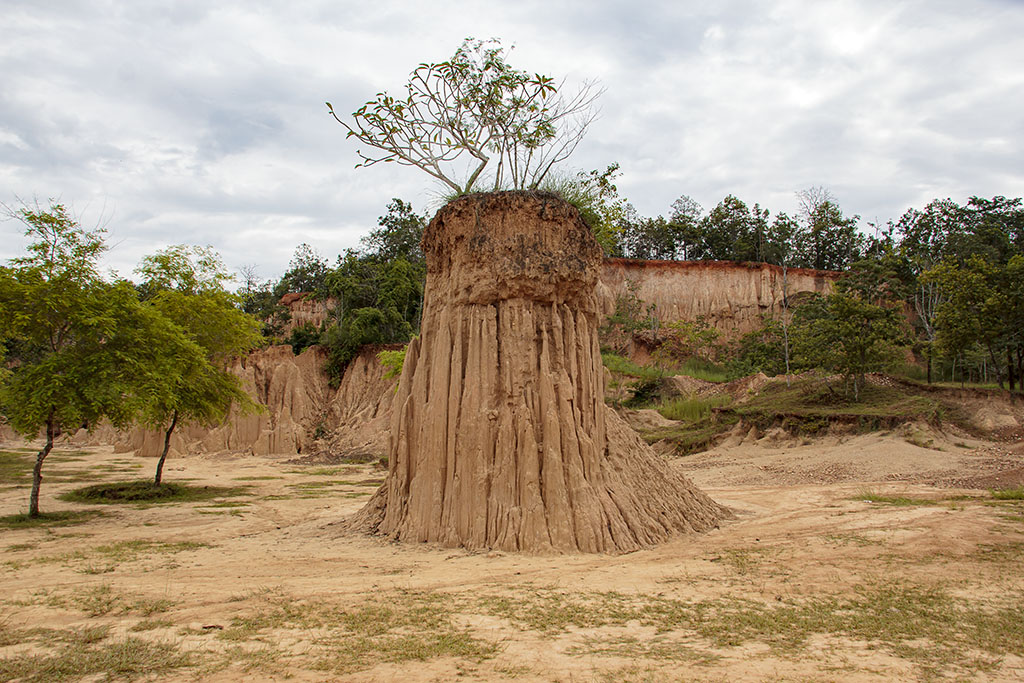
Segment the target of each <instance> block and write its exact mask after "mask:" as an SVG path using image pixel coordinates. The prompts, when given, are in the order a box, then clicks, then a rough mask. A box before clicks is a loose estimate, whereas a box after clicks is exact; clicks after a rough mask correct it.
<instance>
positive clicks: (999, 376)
mask: <svg viewBox="0 0 1024 683" xmlns="http://www.w3.org/2000/svg"><path fill="white" fill-rule="evenodd" d="M988 355H989V356H990V357H991V359H992V367H993V368H995V371H996V381H997V382H999V388H1000V389H1005V388H1006V386H1005V385H1004V384H1003V371H1002V370H1001V369H1000V368H999V361H998V360H996V352H995V349H993V348H992V345H991V344H989V345H988ZM986 379H987V378H986Z"/></svg>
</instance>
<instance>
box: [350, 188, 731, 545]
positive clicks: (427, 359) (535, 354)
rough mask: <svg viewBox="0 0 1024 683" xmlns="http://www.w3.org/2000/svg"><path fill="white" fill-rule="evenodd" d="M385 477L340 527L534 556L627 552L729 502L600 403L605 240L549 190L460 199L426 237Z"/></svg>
mask: <svg viewBox="0 0 1024 683" xmlns="http://www.w3.org/2000/svg"><path fill="white" fill-rule="evenodd" d="M423 247H424V253H425V255H426V257H427V284H426V296H425V302H424V313H423V323H422V327H421V329H422V334H421V336H420V337H419V338H418V339H415V340H413V341H412V342H411V343H410V345H409V347H408V351H407V352H406V358H405V365H404V368H403V372H402V377H401V380H400V382H399V386H398V393H397V396H396V397H395V400H394V411H393V419H392V423H391V439H390V447H389V452H388V460H389V470H388V476H387V479H386V481H385V483H384V485H383V486H382V487H381V488H380V490H379V491H378V492H377V494H376V495H375V496H374V498H373V499H372V500H371V501H370V502H369V503H368V504H367V506H366V507H365V508H364V509H363V510H362V511H361V512H360V513H359V514H358V515H356V517H355V518H353V519H352V520H350V521H349V522H348V527H349V528H355V529H359V530H364V531H370V532H376V533H379V534H383V535H385V536H388V537H391V538H394V539H398V540H404V541H414V542H433V543H438V544H441V545H445V546H464V547H467V548H471V549H483V548H488V549H498V550H522V551H529V552H573V551H584V552H625V551H631V550H635V549H638V548H642V547H645V546H649V545H651V544H654V543H658V542H660V541H663V540H666V539H668V538H670V537H672V536H674V535H676V534H678V533H682V532H695V531H704V530H707V529H710V528H712V527H714V526H715V525H716V524H717V522H718V520H719V519H720V518H721V517H723V516H724V515H725V514H727V513H726V511H725V510H724V509H723V508H721V507H720V506H718V505H717V504H716V503H714V502H713V501H712V500H711V499H710V498H708V497H707V496H706V495H704V494H703V493H701V492H700V491H699V490H697V489H696V488H695V487H694V486H693V485H692V484H691V483H690V482H689V481H688V480H687V479H685V478H684V477H683V476H681V475H679V474H678V473H676V472H675V471H674V470H673V469H672V468H671V467H669V466H668V464H667V463H666V462H665V461H664V460H662V459H661V458H660V457H659V456H657V455H656V454H654V453H653V452H652V451H651V450H650V449H649V447H648V446H647V445H646V444H644V443H643V442H642V441H641V440H640V439H639V437H638V436H637V435H636V433H635V432H633V431H632V430H630V429H629V427H628V426H627V425H626V424H625V423H624V422H622V420H621V419H619V418H618V416H617V415H615V414H614V412H613V411H611V409H610V408H608V407H606V406H605V404H604V400H603V397H604V377H605V373H604V369H603V367H602V363H601V355H600V352H599V346H598V339H597V328H598V324H599V321H600V319H601V318H602V317H603V314H604V312H605V311H606V309H607V303H608V302H607V300H606V298H605V297H602V296H601V295H600V294H599V293H598V289H597V280H598V274H599V271H600V265H601V250H600V247H599V246H598V244H597V242H596V241H595V240H594V238H593V236H592V234H591V233H590V230H589V229H588V228H587V227H586V225H585V224H584V223H583V222H582V220H580V218H579V214H578V212H577V211H576V209H575V208H573V207H572V206H570V205H569V204H567V203H565V202H563V201H562V200H560V199H557V198H555V197H553V196H551V195H545V194H541V193H524V192H500V193H494V194H485V195H469V196H466V197H462V198H460V199H457V200H455V201H453V202H452V203H450V204H448V205H447V206H446V207H444V208H443V209H441V210H440V211H439V212H438V214H437V215H436V216H435V217H434V219H433V220H432V221H431V223H430V225H429V226H428V227H427V229H426V231H425V233H424V237H423Z"/></svg>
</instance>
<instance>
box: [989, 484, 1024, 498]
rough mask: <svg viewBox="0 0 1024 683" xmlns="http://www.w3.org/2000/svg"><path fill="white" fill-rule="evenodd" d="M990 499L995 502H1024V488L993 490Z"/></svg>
mask: <svg viewBox="0 0 1024 683" xmlns="http://www.w3.org/2000/svg"><path fill="white" fill-rule="evenodd" d="M992 497H993V498H995V499H996V500H1024V486H1018V487H1017V488H1015V489H993V490H992Z"/></svg>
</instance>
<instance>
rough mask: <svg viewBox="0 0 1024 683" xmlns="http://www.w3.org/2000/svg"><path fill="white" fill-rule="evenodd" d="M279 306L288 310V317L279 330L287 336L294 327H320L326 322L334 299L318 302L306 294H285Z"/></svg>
mask: <svg viewBox="0 0 1024 683" xmlns="http://www.w3.org/2000/svg"><path fill="white" fill-rule="evenodd" d="M280 303H281V305H282V306H284V307H285V308H287V309H288V313H289V314H290V317H289V319H288V322H286V323H285V324H284V325H283V327H282V328H281V334H283V335H288V334H291V331H292V330H294V329H295V328H296V327H302V326H303V325H306V324H310V325H312V326H313V327H320V326H321V325H323V324H324V321H326V320H327V314H328V311H330V309H331V308H332V307H333V306H334V303H335V301H334V299H327V300H326V301H318V300H317V299H314V298H312V295H311V294H309V293H307V292H299V293H292V294H285V295H284V296H282V297H281V302H280Z"/></svg>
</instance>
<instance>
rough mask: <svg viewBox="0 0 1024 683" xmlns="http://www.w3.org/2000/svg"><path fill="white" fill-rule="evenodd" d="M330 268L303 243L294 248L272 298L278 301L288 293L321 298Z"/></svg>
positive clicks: (315, 252) (314, 250)
mask: <svg viewBox="0 0 1024 683" xmlns="http://www.w3.org/2000/svg"><path fill="white" fill-rule="evenodd" d="M329 271H330V266H329V265H328V263H327V259H325V258H324V257H323V256H321V255H320V254H319V252H317V250H316V249H314V248H313V247H311V246H309V245H308V244H306V243H305V242H303V243H302V244H300V245H299V246H298V247H296V248H295V254H294V255H293V256H292V260H291V261H289V262H288V270H286V271H285V273H284V275H282V276H281V279H280V280H279V281H278V283H277V286H276V287H274V297H276V299H277V300H280V299H281V297H282V296H284V295H285V294H289V293H295V294H298V293H311V294H313V295H315V296H320V297H322V296H323V295H324V294H325V292H326V280H327V273H328V272H329Z"/></svg>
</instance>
